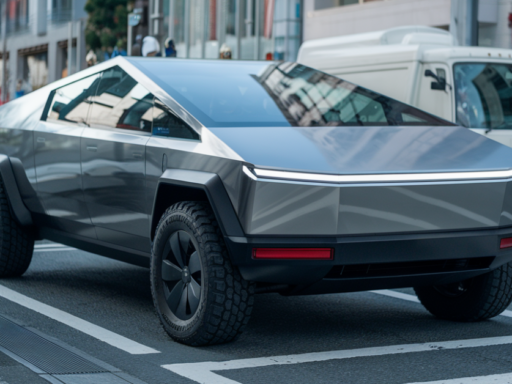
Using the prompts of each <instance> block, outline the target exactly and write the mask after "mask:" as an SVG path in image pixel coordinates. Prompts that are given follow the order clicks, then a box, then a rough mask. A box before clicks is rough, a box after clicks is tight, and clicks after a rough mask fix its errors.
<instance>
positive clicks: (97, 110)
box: [88, 67, 154, 133]
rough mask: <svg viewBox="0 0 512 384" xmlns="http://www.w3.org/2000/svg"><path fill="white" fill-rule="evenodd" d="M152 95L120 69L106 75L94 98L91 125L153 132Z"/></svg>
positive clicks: (114, 69) (106, 72) (90, 118)
mask: <svg viewBox="0 0 512 384" xmlns="http://www.w3.org/2000/svg"><path fill="white" fill-rule="evenodd" d="M153 99H154V97H153V95H152V94H151V93H150V92H149V91H148V90H147V89H146V88H144V87H143V86H142V85H140V84H139V83H137V81H135V79H133V78H132V77H131V76H130V75H128V74H127V73H126V72H125V71H123V70H122V69H121V68H119V67H114V68H111V69H109V70H107V71H105V72H103V76H102V78H101V81H100V82H99V86H98V87H97V89H96V92H95V94H94V96H92V98H91V112H90V116H89V121H88V122H89V124H90V125H91V126H103V127H109V128H121V129H127V130H131V131H138V132H148V133H150V132H151V128H152V123H153Z"/></svg>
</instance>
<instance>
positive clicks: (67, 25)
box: [0, 0, 87, 99]
mask: <svg viewBox="0 0 512 384" xmlns="http://www.w3.org/2000/svg"><path fill="white" fill-rule="evenodd" d="M3 1H5V3H6V8H5V9H6V12H5V14H4V15H2V16H3V17H2V18H0V27H2V24H3V23H5V31H6V44H5V53H4V52H3V47H1V48H0V51H1V57H2V60H1V64H0V69H1V70H0V73H1V74H4V73H5V74H6V82H5V84H6V88H7V91H8V93H7V96H8V98H9V99H13V98H14V97H16V95H18V96H19V95H21V94H23V93H28V92H30V91H32V90H35V89H37V88H40V87H42V86H44V85H46V84H48V83H50V82H52V81H55V80H57V79H60V78H62V77H64V76H67V74H68V73H73V72H75V71H77V70H80V69H82V68H84V66H85V63H84V62H85V39H84V25H85V18H86V17H87V14H86V13H85V11H84V5H85V1H86V0H3ZM69 47H70V48H69ZM4 55H5V57H6V60H3V57H4ZM4 63H5V65H6V67H7V68H6V70H5V71H4V70H3V65H4ZM1 76H2V75H0V80H1V79H2V77H1ZM1 84H3V82H2V83H1ZM1 91H2V92H3V90H1Z"/></svg>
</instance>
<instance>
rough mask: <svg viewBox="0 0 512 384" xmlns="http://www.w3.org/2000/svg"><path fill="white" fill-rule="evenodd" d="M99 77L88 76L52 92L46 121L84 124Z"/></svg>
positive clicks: (97, 75)
mask: <svg viewBox="0 0 512 384" xmlns="http://www.w3.org/2000/svg"><path fill="white" fill-rule="evenodd" d="M100 76H101V75H100V74H96V75H93V76H89V77H86V78H85V79H82V80H79V81H76V82H74V83H71V84H68V85H65V86H64V87H61V88H58V89H56V90H55V91H54V92H52V95H51V96H50V98H51V101H49V102H50V107H49V108H48V115H47V116H46V120H48V121H52V120H53V121H66V122H69V123H86V121H87V115H88V113H89V106H90V102H91V96H92V95H94V93H95V90H96V88H97V87H98V83H99V79H100Z"/></svg>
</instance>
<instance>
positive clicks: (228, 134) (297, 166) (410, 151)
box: [209, 126, 512, 175]
mask: <svg viewBox="0 0 512 384" xmlns="http://www.w3.org/2000/svg"><path fill="white" fill-rule="evenodd" d="M209 129H210V130H211V132H213V134H215V135H216V136H218V137H219V139H220V140H222V141H223V142H224V143H226V144H227V145H228V146H229V147H230V148H231V149H232V150H233V151H235V152H236V153H237V154H238V155H239V156H240V157H241V158H243V159H244V160H245V161H246V162H248V163H252V164H254V165H255V166H259V167H263V168H275V169H287V170H293V171H302V172H315V173H327V174H348V175H353V174H380V173H382V174H387V173H408V172H411V173H421V172H461V171H476V170H482V171H485V170H496V169H509V168H510V167H511V164H512V148H509V147H507V146H505V145H502V144H499V143H497V142H495V141H493V140H489V139H487V138H486V137H485V136H482V135H479V134H477V133H474V132H472V131H469V130H467V129H466V128H462V127H455V126H453V127H452V126H447V127H422V126H414V127H399V126H384V127H277V128H268V127H254V128H253V127H244V128H209Z"/></svg>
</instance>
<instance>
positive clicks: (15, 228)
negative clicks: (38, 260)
mask: <svg viewBox="0 0 512 384" xmlns="http://www.w3.org/2000/svg"><path fill="white" fill-rule="evenodd" d="M33 252H34V236H33V234H32V231H31V230H30V229H28V228H23V227H22V226H20V225H19V224H18V223H17V222H16V220H14V217H13V216H12V214H11V208H10V206H9V200H8V198H7V194H6V192H5V188H4V183H3V180H1V179H0V278H1V277H17V276H21V275H23V274H24V273H25V272H26V270H27V269H28V266H29V265H30V262H31V261H32V254H33Z"/></svg>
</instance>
